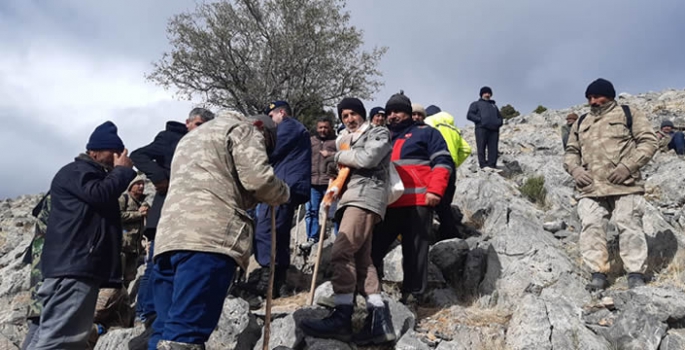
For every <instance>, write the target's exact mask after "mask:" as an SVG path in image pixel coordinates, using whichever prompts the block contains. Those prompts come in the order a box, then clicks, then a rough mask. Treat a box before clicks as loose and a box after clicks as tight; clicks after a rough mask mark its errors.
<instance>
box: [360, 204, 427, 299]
mask: <svg viewBox="0 0 685 350" xmlns="http://www.w3.org/2000/svg"><path fill="white" fill-rule="evenodd" d="M432 221H433V208H430V207H418V206H414V207H402V208H388V211H387V212H386V213H385V220H383V222H381V223H380V224H378V225H376V227H375V229H374V231H373V239H372V243H371V258H372V259H373V264H374V266H376V270H377V271H378V275H379V276H378V277H379V279H382V278H383V258H384V257H385V255H386V254H387V253H388V249H389V248H390V246H391V245H392V243H393V242H394V241H395V239H397V236H398V235H402V269H403V270H404V280H403V282H402V292H407V293H412V294H422V293H423V292H424V291H425V290H426V286H427V285H428V244H429V237H428V234H429V232H430V229H431V225H432Z"/></svg>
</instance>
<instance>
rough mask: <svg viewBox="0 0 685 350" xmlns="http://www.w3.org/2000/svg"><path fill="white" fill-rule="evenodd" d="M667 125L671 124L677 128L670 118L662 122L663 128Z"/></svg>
mask: <svg viewBox="0 0 685 350" xmlns="http://www.w3.org/2000/svg"><path fill="white" fill-rule="evenodd" d="M666 126H670V127H672V128H675V125H674V124H673V122H672V121H670V120H668V119H666V120H664V121H662V122H661V127H662V128H663V127H666Z"/></svg>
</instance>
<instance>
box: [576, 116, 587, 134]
mask: <svg viewBox="0 0 685 350" xmlns="http://www.w3.org/2000/svg"><path fill="white" fill-rule="evenodd" d="M585 117H587V113H585V114H583V115H581V116H580V118H578V127H577V128H576V135H578V130H580V124H582V123H583V120H584V119H585Z"/></svg>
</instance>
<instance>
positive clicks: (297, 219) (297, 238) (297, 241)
mask: <svg viewBox="0 0 685 350" xmlns="http://www.w3.org/2000/svg"><path fill="white" fill-rule="evenodd" d="M300 212H302V204H300V205H298V206H297V215H296V216H295V249H297V247H299V246H300ZM305 215H306V214H305Z"/></svg>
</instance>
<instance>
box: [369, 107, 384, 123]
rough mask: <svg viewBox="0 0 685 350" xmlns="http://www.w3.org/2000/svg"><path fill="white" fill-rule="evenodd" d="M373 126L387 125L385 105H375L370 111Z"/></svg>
mask: <svg viewBox="0 0 685 350" xmlns="http://www.w3.org/2000/svg"><path fill="white" fill-rule="evenodd" d="M369 116H370V117H371V125H372V126H385V124H386V122H385V109H383V107H373V108H371V112H370V113H369Z"/></svg>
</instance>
